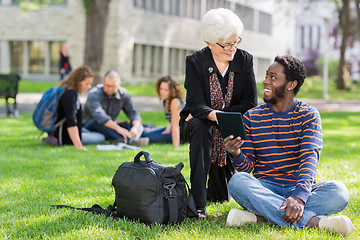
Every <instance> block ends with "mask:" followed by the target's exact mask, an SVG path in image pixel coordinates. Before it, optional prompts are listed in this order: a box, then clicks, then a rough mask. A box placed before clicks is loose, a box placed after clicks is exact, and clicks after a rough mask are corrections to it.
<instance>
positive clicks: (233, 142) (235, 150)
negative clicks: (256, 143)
mask: <svg viewBox="0 0 360 240" xmlns="http://www.w3.org/2000/svg"><path fill="white" fill-rule="evenodd" d="M243 144H244V140H242V139H241V137H237V138H234V136H233V135H230V136H228V137H226V138H225V139H224V146H225V149H226V151H228V152H229V153H230V154H231V156H232V157H234V158H235V157H238V156H240V154H241V150H240V147H241V146H242V145H243Z"/></svg>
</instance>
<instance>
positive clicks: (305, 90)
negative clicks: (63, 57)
mask: <svg viewBox="0 0 360 240" xmlns="http://www.w3.org/2000/svg"><path fill="white" fill-rule="evenodd" d="M56 84H57V82H36V81H27V80H24V81H20V83H19V91H20V92H41V93H42V92H45V91H46V90H47V89H48V88H50V87H52V86H55V85H56ZM182 84H183V83H182ZM335 84H336V83H335V81H330V82H329V96H330V99H359V98H360V83H354V84H353V85H352V87H351V89H350V90H344V91H339V90H336V85H335ZM122 86H123V87H125V88H126V89H127V90H128V91H129V92H130V94H131V95H132V96H156V93H155V89H154V86H155V81H148V82H140V83H137V84H126V83H125V84H122ZM322 86H323V85H322V80H321V79H320V78H319V77H309V78H307V79H306V80H305V82H304V85H303V86H302V87H301V91H300V92H299V95H298V98H301V99H304V98H315V99H317V98H323V87H322ZM257 89H258V96H259V97H260V98H262V97H263V95H264V94H263V90H264V87H263V83H262V82H259V83H257Z"/></svg>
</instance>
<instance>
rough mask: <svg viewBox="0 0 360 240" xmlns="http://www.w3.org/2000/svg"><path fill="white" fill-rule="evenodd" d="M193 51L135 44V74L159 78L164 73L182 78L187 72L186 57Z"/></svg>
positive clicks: (135, 75) (136, 75)
mask: <svg viewBox="0 0 360 240" xmlns="http://www.w3.org/2000/svg"><path fill="white" fill-rule="evenodd" d="M191 52H193V51H192V50H185V49H178V48H164V47H162V46H151V45H143V44H135V45H134V51H133V68H132V69H133V76H134V77H148V78H158V77H161V76H163V75H172V76H175V77H180V78H182V77H183V76H184V74H185V58H186V56H187V55H188V54H190V53H191Z"/></svg>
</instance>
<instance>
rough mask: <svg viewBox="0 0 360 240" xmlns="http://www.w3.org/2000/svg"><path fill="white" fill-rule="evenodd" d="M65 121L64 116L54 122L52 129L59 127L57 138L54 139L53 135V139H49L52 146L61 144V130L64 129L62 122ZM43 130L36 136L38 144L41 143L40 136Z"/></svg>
mask: <svg viewBox="0 0 360 240" xmlns="http://www.w3.org/2000/svg"><path fill="white" fill-rule="evenodd" d="M65 121H66V118H63V119H61V120H60V121H59V122H58V123H56V124H55V125H54V129H56V128H57V127H59V139H56V138H55V137H52V136H51V137H52V139H53V141H51V144H52V145H54V146H61V145H63V141H62V132H63V131H64V123H65ZM44 133H46V132H44V131H42V132H41V133H40V134H39V136H38V137H37V142H38V143H39V144H41V136H42V135H44ZM48 135H49V136H50V135H51V133H48Z"/></svg>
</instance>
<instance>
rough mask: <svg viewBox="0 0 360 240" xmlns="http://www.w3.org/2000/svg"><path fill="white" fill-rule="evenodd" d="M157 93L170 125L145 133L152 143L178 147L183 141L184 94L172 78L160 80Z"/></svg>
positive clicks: (157, 84) (157, 83) (144, 135)
mask: <svg viewBox="0 0 360 240" xmlns="http://www.w3.org/2000/svg"><path fill="white" fill-rule="evenodd" d="M155 88H156V93H157V95H158V96H159V98H160V99H161V100H162V103H163V105H164V112H165V118H166V120H168V122H169V124H168V125H167V126H166V127H161V128H152V129H150V130H148V131H145V132H144V133H143V137H148V138H149V139H150V143H161V142H162V143H172V144H173V146H174V147H178V146H179V145H180V143H182V142H183V140H182V139H181V138H180V127H179V120H180V111H181V110H182V109H183V108H184V105H185V102H184V93H183V91H182V89H181V86H180V84H179V82H178V81H177V80H176V79H175V78H173V77H171V76H165V77H162V78H160V79H159V80H158V81H157V82H156V85H155Z"/></svg>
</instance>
